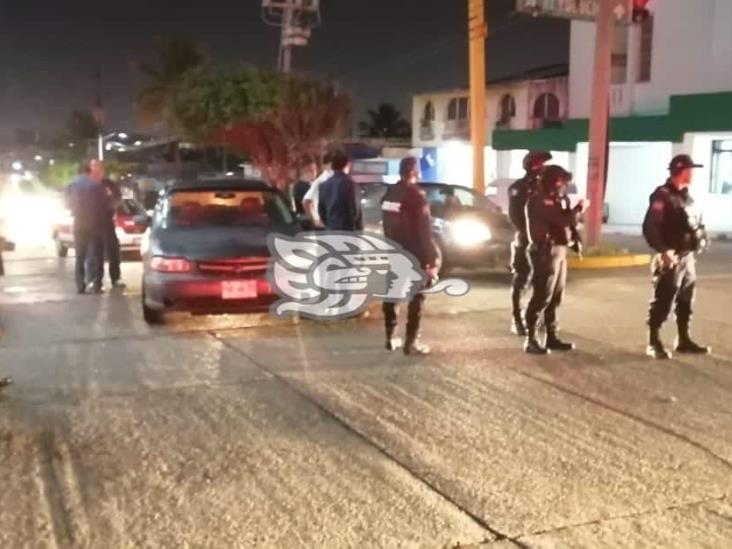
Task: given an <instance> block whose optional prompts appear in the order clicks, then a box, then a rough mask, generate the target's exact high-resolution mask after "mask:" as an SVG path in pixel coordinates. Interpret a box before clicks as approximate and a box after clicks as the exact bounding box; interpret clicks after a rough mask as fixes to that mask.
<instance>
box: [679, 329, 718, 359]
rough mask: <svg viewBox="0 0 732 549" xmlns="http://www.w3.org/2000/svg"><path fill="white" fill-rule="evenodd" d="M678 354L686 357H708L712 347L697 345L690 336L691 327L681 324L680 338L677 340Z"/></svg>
mask: <svg viewBox="0 0 732 549" xmlns="http://www.w3.org/2000/svg"><path fill="white" fill-rule="evenodd" d="M676 352H677V353H682V354H686V355H708V354H709V353H711V352H712V349H711V348H710V347H705V346H703V345H699V344H697V343H696V342H695V341H694V340H693V339H691V336H690V335H689V326H688V325H684V324H679V337H678V338H677V340H676Z"/></svg>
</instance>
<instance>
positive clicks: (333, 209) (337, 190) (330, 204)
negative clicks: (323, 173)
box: [318, 151, 363, 231]
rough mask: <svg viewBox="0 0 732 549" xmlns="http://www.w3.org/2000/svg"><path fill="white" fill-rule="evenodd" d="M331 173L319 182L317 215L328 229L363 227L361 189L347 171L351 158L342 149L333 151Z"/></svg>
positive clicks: (355, 228)
mask: <svg viewBox="0 0 732 549" xmlns="http://www.w3.org/2000/svg"><path fill="white" fill-rule="evenodd" d="M332 165H333V172H334V174H333V176H332V177H331V178H330V179H328V180H327V181H326V182H325V183H323V184H322V186H321V188H320V192H319V194H320V196H319V201H318V215H319V216H320V219H321V220H322V222H323V225H325V228H326V229H327V230H329V231H361V230H363V212H362V210H361V192H360V191H359V189H358V185H357V184H356V182H355V181H353V179H351V177H350V176H349V175H348V173H349V171H350V168H351V162H350V160H349V158H348V156H346V154H345V153H343V152H341V151H338V152H336V153H334V154H333V163H332Z"/></svg>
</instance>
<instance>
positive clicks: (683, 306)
mask: <svg viewBox="0 0 732 549" xmlns="http://www.w3.org/2000/svg"><path fill="white" fill-rule="evenodd" d="M694 167H700V166H699V165H698V164H694V162H693V161H692V160H691V158H689V157H688V156H687V155H680V156H677V157H676V158H675V159H674V160H673V161H672V163H671V165H670V169H671V170H672V173H673V171H674V170H683V169H686V168H694ZM643 234H644V236H645V237H646V240H647V241H648V244H649V245H650V246H651V247H652V248H653V249H654V250H656V251H657V252H658V254H657V255H656V256H655V257H654V258H653V262H652V264H651V272H652V276H653V298H652V300H651V303H650V307H649V311H648V328H649V342H648V354H649V355H651V356H654V357H655V358H669V357H670V354H669V353H668V352H666V350H665V348H664V346H663V344H662V343H661V339H660V330H661V326H662V325H663V323H664V322H665V321H666V320H667V318H668V316H669V314H670V312H671V307H672V305H674V303H675V314H676V323H677V327H678V336H679V337H678V341H677V345H676V350H677V351H679V352H682V353H692V354H706V353H708V352H709V351H710V349H709V348H707V347H702V346H700V345H697V344H696V343H694V342H693V341H692V340H691V337H690V334H689V329H690V323H691V317H692V313H693V303H694V293H695V289H696V252H698V251H702V250H703V249H704V248H705V247H706V244H707V236H706V232H705V230H704V226H703V224H702V223H701V217H700V216H699V215H698V212H697V210H696V208H695V207H694V200H693V199H692V198H691V196H690V195H689V191H688V189H685V188H684V189H679V188H677V187H676V186H675V185H674V184H673V182H672V180H671V179H669V180H668V181H667V182H666V183H665V184H664V185H662V186H660V187H658V188H657V189H656V190H655V191H654V192H653V194H652V195H651V197H650V205H649V208H648V212H647V214H646V218H645V220H644V223H643ZM669 251H673V252H674V253H675V255H676V258H677V260H676V263H675V264H674V265H671V266H668V267H665V266H664V261H663V257H662V254H664V253H667V252H669Z"/></svg>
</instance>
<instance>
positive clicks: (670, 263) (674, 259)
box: [661, 250, 679, 271]
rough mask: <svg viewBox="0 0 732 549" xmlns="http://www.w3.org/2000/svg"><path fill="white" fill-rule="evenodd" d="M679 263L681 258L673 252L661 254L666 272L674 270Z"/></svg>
mask: <svg viewBox="0 0 732 549" xmlns="http://www.w3.org/2000/svg"><path fill="white" fill-rule="evenodd" d="M678 262H679V258H678V256H677V255H676V252H674V251H673V250H666V251H665V252H663V253H662V254H661V264H662V266H663V270H664V271H667V270H669V269H673V268H674V267H676V264H677V263H678Z"/></svg>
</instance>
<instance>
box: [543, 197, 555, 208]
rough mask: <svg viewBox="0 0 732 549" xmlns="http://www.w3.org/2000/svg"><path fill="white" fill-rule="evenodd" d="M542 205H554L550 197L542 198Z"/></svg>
mask: <svg viewBox="0 0 732 549" xmlns="http://www.w3.org/2000/svg"><path fill="white" fill-rule="evenodd" d="M544 205H546V206H553V205H554V201H553V200H551V199H550V198H546V199H544Z"/></svg>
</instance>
